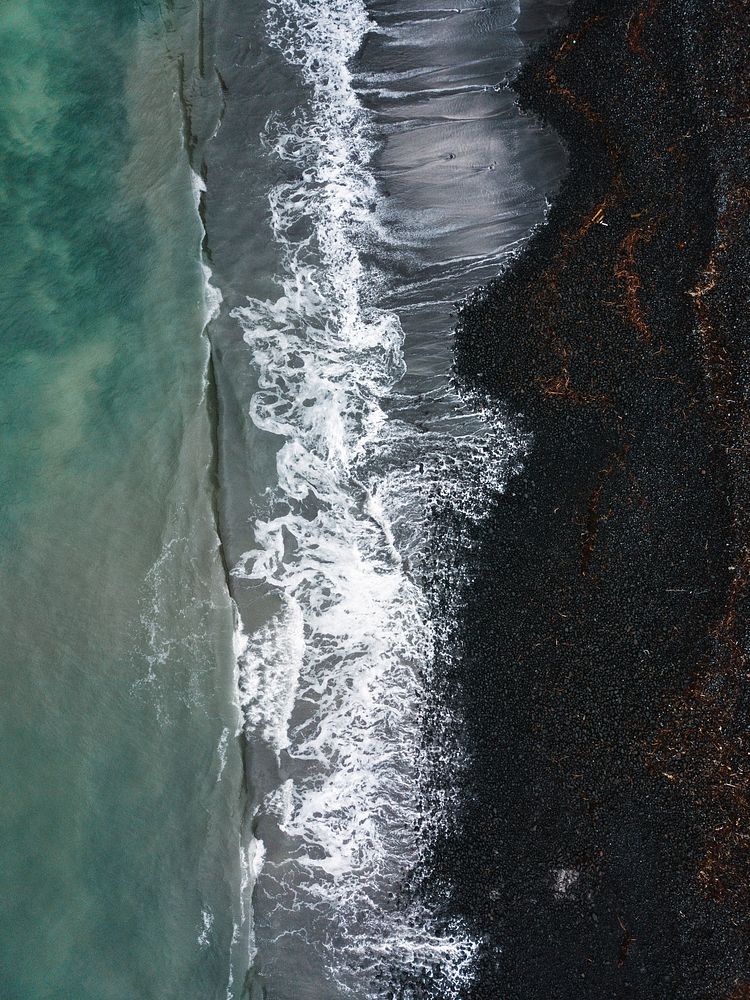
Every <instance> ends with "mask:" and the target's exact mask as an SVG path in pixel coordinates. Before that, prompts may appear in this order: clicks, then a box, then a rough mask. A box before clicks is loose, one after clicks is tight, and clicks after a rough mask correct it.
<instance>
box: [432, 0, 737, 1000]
mask: <svg viewBox="0 0 750 1000" xmlns="http://www.w3.org/2000/svg"><path fill="white" fill-rule="evenodd" d="M749 47H750V5H749V4H748V3H747V2H745V0H712V2H711V3H705V2H703V3H701V2H697V0H645V2H644V0H639V2H637V3H635V2H633V0H607V2H606V3H605V2H602V0H575V2H573V3H572V5H571V10H570V14H569V20H568V23H567V25H566V26H565V27H564V28H561V29H559V30H556V31H555V32H554V33H553V34H552V35H551V36H550V38H549V39H548V41H547V42H546V43H545V44H544V45H543V46H542V47H541V48H540V49H538V50H537V51H536V52H535V53H534V54H533V56H532V57H531V59H530V61H529V62H528V63H527V64H526V65H525V67H524V68H523V70H522V71H521V74H520V76H519V78H518V79H517V80H516V82H515V84H514V86H515V88H516V90H517V92H518V94H519V98H520V104H521V107H522V109H523V110H524V111H526V112H528V113H532V114H537V115H540V116H541V117H542V118H543V119H544V120H545V121H546V122H547V123H548V124H549V125H551V126H552V127H553V128H554V129H555V130H556V131H557V132H558V133H559V135H560V136H561V137H562V138H563V139H564V141H565V143H566V144H567V146H568V149H569V154H570V171H569V174H568V177H567V179H566V181H565V182H564V183H563V185H562V188H561V191H560V193H559V195H558V196H557V197H556V200H555V203H554V205H553V207H552V209H551V211H550V213H549V217H548V220H547V223H546V224H545V225H544V226H543V227H542V228H540V229H539V230H538V231H537V232H536V233H535V234H534V236H533V237H532V239H531V240H530V242H529V243H528V244H527V246H526V248H525V250H524V251H523V252H522V254H521V255H520V256H519V257H518V258H517V259H516V260H515V261H514V262H513V264H512V266H511V267H510V268H509V269H508V270H507V271H506V272H505V273H503V274H502V275H501V276H500V277H499V278H498V279H497V280H496V281H495V282H494V283H493V284H492V285H490V286H489V287H488V288H485V289H483V290H481V291H480V292H478V293H477V294H476V295H475V296H474V297H473V298H472V299H471V300H470V301H469V302H467V303H466V304H465V305H464V306H463V308H462V310H461V314H460V321H459V330H458V337H457V371H458V373H459V375H460V377H461V378H463V379H465V380H467V381H468V382H470V383H473V384H475V385H478V386H480V387H482V388H483V389H485V390H486V391H488V392H489V393H490V394H492V395H493V396H496V397H498V398H499V399H501V400H503V401H504V402H505V403H506V404H507V405H509V406H510V408H511V410H512V412H513V413H516V412H519V413H521V414H522V417H521V421H522V424H523V427H524V429H526V430H528V431H529V432H530V433H531V435H532V446H531V450H530V453H529V455H528V457H527V459H526V461H525V463H524V469H523V471H522V472H521V473H520V474H519V475H518V476H517V477H516V478H515V479H514V480H513V481H512V482H511V484H510V485H509V488H508V490H507V493H506V494H505V495H504V496H503V497H502V498H501V499H500V501H499V503H498V506H497V509H496V511H495V513H494V516H493V518H492V520H491V521H490V522H489V524H488V523H486V522H485V524H484V526H483V527H482V529H481V534H480V535H479V536H478V537H477V539H476V542H477V550H476V554H475V556H474V557H473V558H476V560H477V564H476V565H475V566H474V567H473V570H474V575H475V582H474V583H473V584H472V585H471V588H470V589H469V591H468V592H467V593H466V594H465V614H464V617H463V621H462V624H461V631H462V635H461V641H462V645H463V649H464V655H463V658H462V662H461V665H460V670H459V675H458V676H457V677H456V684H455V691H456V692H457V693H456V694H455V701H456V704H455V708H456V710H457V711H458V712H459V714H460V716H461V718H462V719H463V720H464V722H465V726H466V734H467V735H466V739H467V746H468V749H469V750H470V751H471V755H472V757H471V760H472V763H471V765H470V772H469V785H468V788H467V789H466V793H465V795H464V796H463V805H462V807H461V812H460V815H459V817H458V825H459V829H460V831H461V835H460V837H457V838H455V840H454V841H452V842H451V843H450V844H446V845H443V846H442V847H441V850H440V852H439V856H438V858H437V862H438V869H439V870H440V871H442V874H443V881H444V882H445V883H446V884H447V885H449V887H450V906H451V911H452V912H453V913H454V914H457V915H460V916H462V917H463V918H464V919H466V920H468V921H469V923H470V924H471V925H472V926H473V927H474V928H475V929H476V931H477V932H478V933H479V935H480V937H481V940H482V942H483V944H482V949H481V951H482V957H481V971H480V975H479V977H478V980H477V982H476V984H475V986H474V987H473V989H472V993H471V996H472V997H473V998H476V1000H480V998H481V1000H516V998H517V1000H537V998H539V1000H542V998H543V1000H552V998H554V1000H564V998H571V1000H573V998H575V1000H582V998H592V1000H594V998H595V1000H610V998H615V997H633V998H639V1000H647V998H648V1000H651V998H654V1000H656V998H659V1000H661V998H664V1000H682V998H685V1000H741V998H743V997H745V998H747V997H750V949H749V947H748V946H749V945H750V927H749V926H748V922H749V918H750V782H749V779H750V757H749V753H750V735H749V734H748V702H749V700H750V698H749V695H750V664H749V663H748V661H747V653H746V651H747V648H748V647H747V642H748V615H749V612H750V591H749V588H748V581H749V580H750V475H749V470H750V399H748V396H749V395H750V337H748V318H747V317H748V306H749V305H750V302H749V295H748V290H749V282H748V260H749V259H750V258H749V254H748V251H749V249H750V230H749V224H748V207H749V206H750V156H749V155H748V154H749V153H750V141H749V138H750V124H749V119H748V97H749V95H750V79H749V74H748V68H749V66H750V57H749V56H748V51H749Z"/></svg>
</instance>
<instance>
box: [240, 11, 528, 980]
mask: <svg viewBox="0 0 750 1000" xmlns="http://www.w3.org/2000/svg"><path fill="white" fill-rule="evenodd" d="M269 10H270V13H269V17H268V25H267V27H268V35H269V39H270V42H271V44H272V45H273V46H275V47H277V48H278V49H279V50H280V51H281V52H282V53H283V54H284V57H285V58H286V59H287V61H288V62H289V63H290V64H291V65H293V66H295V67H296V68H297V69H298V72H299V73H300V75H301V77H302V80H303V82H304V83H305V84H306V85H308V86H309V88H310V99H309V102H308V103H307V104H306V105H304V106H301V107H300V108H298V110H297V112H296V113H295V114H294V116H293V117H292V119H291V120H287V121H285V122H282V121H279V120H276V119H274V118H272V119H270V120H269V122H268V125H267V129H266V133H265V135H264V143H265V146H266V149H267V154H268V155H269V156H270V157H275V158H276V159H277V160H278V161H279V162H280V163H281V164H283V165H284V167H285V173H286V174H287V176H288V177H289V179H288V180H284V181H282V182H280V183H278V184H277V185H276V186H275V187H274V188H272V190H271V191H270V192H269V197H268V202H269V209H270V213H271V219H272V229H273V236H274V239H275V240H276V242H277V243H278V245H279V247H280V248H281V250H282V259H283V268H282V271H281V273H280V274H279V275H277V283H278V285H279V295H278V297H277V298H275V299H274V300H265V301H261V300H258V299H252V300H249V301H248V303H247V305H246V306H245V307H243V308H241V309H239V310H237V311H236V313H235V315H236V317H237V319H238V320H239V321H240V323H241V325H242V329H243V331H244V338H245V341H246V343H247V344H248V346H249V349H250V352H251V356H252V365H253V369H254V371H255V372H256V374H257V381H258V390H257V392H256V393H255V394H254V396H253V398H252V401H251V406H250V414H251V418H252V420H253V423H254V424H255V426H256V427H257V428H259V429H260V430H262V431H265V432H267V433H268V434H269V435H273V436H274V437H275V440H276V441H277V444H278V451H277V455H276V471H277V485H276V486H275V488H274V489H272V490H271V491H269V494H268V495H267V497H266V498H265V503H264V505H261V507H262V509H259V510H258V512H257V517H256V520H255V524H254V536H255V545H254V548H253V549H252V550H251V551H248V552H246V553H245V554H244V556H243V558H242V559H241V561H240V563H239V564H238V565H237V566H236V567H235V569H234V571H233V573H234V576H235V577H236V578H240V579H243V580H246V581H255V582H257V583H258V584H261V585H263V588H264V589H265V591H266V592H270V593H272V594H274V595H276V597H277V601H278V607H279V610H278V613H277V614H276V615H275V616H274V617H272V618H271V619H270V620H269V621H268V622H266V623H265V624H264V625H262V626H260V627H259V628H258V629H256V630H255V631H254V632H253V633H252V634H248V633H247V631H246V629H245V628H244V627H243V625H242V623H241V622H240V621H238V627H237V633H236V639H235V652H236V655H237V662H238V675H237V681H238V700H239V708H240V710H241V718H242V724H243V726H244V729H245V732H246V734H247V736H248V738H249V739H250V741H251V744H253V745H254V746H255V747H256V748H257V747H260V746H261V745H263V746H265V747H267V748H269V749H270V750H271V751H272V752H273V754H274V755H275V758H276V760H277V763H278V782H277V785H276V787H275V788H272V789H270V790H269V791H268V794H266V795H265V798H264V799H263V801H262V802H261V803H260V804H259V805H258V807H257V809H256V812H255V816H254V821H255V823H256V826H257V827H258V828H259V829H262V830H263V831H266V832H265V833H262V834H258V837H257V838H254V839H252V840H250V841H249V842H248V843H247V844H246V845H244V846H243V847H242V848H241V849H242V851H243V852H244V856H245V865H244V868H245V872H246V877H245V885H244V892H245V901H244V904H243V905H244V907H245V912H246V914H247V911H248V909H249V896H250V895H251V894H253V893H254V894H255V902H256V904H257V907H256V908H257V909H258V911H259V914H260V916H259V918H258V920H257V921H256V926H255V927H254V928H253V929H252V931H251V932H250V933H249V939H250V949H251V958H254V957H255V955H256V950H257V955H258V961H259V963H260V966H261V969H262V972H263V974H264V976H265V977H266V978H267V979H268V980H269V981H273V979H274V976H275V975H281V974H282V966H283V965H284V964H285V963H286V965H287V966H289V964H290V961H289V955H290V954H297V955H299V954H301V955H303V956H305V955H307V957H308V959H309V961H310V963H311V966H310V968H312V966H313V965H314V964H315V963H316V962H317V963H319V964H320V965H321V968H322V969H323V970H324V975H325V977H326V979H327V981H328V983H329V984H330V989H331V995H332V996H338V995H343V994H347V993H353V994H356V995H357V996H358V997H379V996H383V995H385V994H386V993H387V992H388V991H389V989H391V988H392V983H391V982H390V981H389V976H390V975H391V974H392V973H395V974H396V975H399V974H401V975H404V976H416V978H417V979H420V978H429V979H431V980H432V982H433V983H434V984H435V989H436V991H437V992H436V994H435V995H436V996H440V997H441V998H445V1000H448V998H450V997H451V996H453V995H455V994H456V992H457V991H458V989H459V987H460V986H461V984H463V983H465V982H466V981H467V980H468V979H469V978H470V977H471V975H472V966H473V960H474V955H475V952H476V948H477V942H476V941H474V940H472V938H471V937H470V935H469V934H468V933H467V931H466V930H465V929H464V928H462V927H457V926H452V927H445V926H444V925H440V924H439V923H438V921H437V920H436V919H435V915H434V914H433V913H432V912H431V904H426V903H423V902H419V900H418V897H417V896H414V895H412V894H410V893H409V892H408V890H409V888H410V887H411V886H413V885H414V884H415V883H416V881H417V879H418V873H419V870H420V863H422V862H424V859H425V856H426V852H428V851H429V836H427V838H426V839H425V837H423V836H421V834H424V833H429V831H433V832H434V831H435V830H437V829H440V828H441V827H442V828H444V827H445V826H446V824H447V823H448V822H449V820H450V815H449V813H450V801H449V798H448V797H447V795H446V794H445V791H446V790H445V789H443V791H442V793H441V791H440V790H439V789H438V790H437V791H436V792H433V793H432V794H429V793H428V792H427V789H428V788H429V786H430V783H431V781H432V779H433V777H434V775H435V773H436V772H437V771H440V770H442V771H443V772H445V771H447V770H450V771H451V773H452V777H453V784H458V783H459V782H458V781H457V776H458V773H459V771H460V767H461V761H460V759H459V758H458V757H457V756H456V747H457V746H458V741H457V740H456V739H455V731H454V730H455V724H454V720H451V719H450V718H449V716H448V715H447V710H446V714H445V717H444V718H442V719H440V720H439V722H438V724H437V727H436V728H438V729H439V730H440V731H441V732H442V733H443V737H444V742H443V745H442V747H441V748H440V749H439V750H436V748H435V747H432V748H431V750H430V752H425V748H424V746H423V721H424V713H425V712H426V711H427V708H428V703H427V699H428V696H429V693H430V682H431V672H432V669H433V663H434V659H435V649H436V644H437V645H444V641H445V633H446V631H450V623H449V622H446V621H444V620H441V621H437V620H435V618H434V615H433V613H432V611H431V605H430V600H429V597H428V594H427V592H426V591H424V590H423V589H422V588H421V587H420V585H419V584H418V582H417V581H418V579H419V576H418V574H415V573H414V572H413V569H414V567H415V566H417V564H418V563H419V561H420V554H421V553H422V552H423V551H424V548H425V545H426V542H427V539H428V537H429V534H430V531H434V528H433V526H432V520H433V519H432V517H431V512H432V510H433V507H434V505H435V504H438V505H442V506H443V507H445V506H446V505H450V506H453V507H454V508H455V509H456V510H457V511H459V512H460V513H461V514H463V515H464V516H467V517H469V518H477V517H480V516H481V514H482V511H483V510H486V509H487V506H488V503H489V502H490V501H491V497H492V495H493V493H495V492H496V491H498V490H499V489H501V488H502V483H503V482H504V480H505V478H506V476H507V468H508V463H509V458H510V456H511V455H512V454H513V453H514V448H516V443H513V444H511V443H509V432H508V428H507V427H506V425H505V424H504V423H503V421H502V420H501V419H500V417H499V415H498V414H497V413H494V412H492V411H490V410H489V409H487V408H485V407H484V405H483V404H482V401H481V400H478V399H473V400H471V399H466V398H460V396H459V394H458V393H457V392H456V391H455V390H449V389H443V390H441V392H440V393H438V394H437V395H436V398H435V399H434V400H432V401H431V404H432V407H433V416H432V418H431V421H430V422H429V424H428V425H427V426H425V427H423V428H422V429H421V430H420V431H419V432H417V431H416V430H415V427H414V425H413V424H411V423H409V422H408V421H402V420H399V419H397V418H396V417H393V418H391V419H387V418H386V415H385V412H384V409H383V406H384V402H385V400H386V399H387V398H388V397H389V396H392V395H393V393H394V387H395V386H396V384H397V383H398V381H399V379H400V378H401V376H402V375H403V372H404V363H403V358H402V341H403V333H402V330H401V327H400V324H399V322H398V319H397V317H396V316H395V315H394V314H393V313H389V312H386V311H383V310H379V309H377V308H375V307H373V306H372V305H367V304H366V303H371V302H373V301H374V300H375V299H376V296H375V295H374V294H373V289H372V287H371V282H372V281H373V280H374V279H373V272H372V270H368V269H367V268H366V267H365V265H364V264H363V257H362V252H363V250H366V249H368V247H369V248H373V247H377V246H378V245H380V244H382V242H383V234H382V233H381V232H380V231H379V229H378V222H377V215H376V213H375V212H374V211H373V209H374V206H375V203H376V200H377V197H378V192H377V190H376V185H375V182H374V179H373V176H372V174H371V172H370V168H369V161H370V158H371V155H372V153H373V150H374V146H373V142H372V139H371V135H370V129H371V122H370V120H369V119H368V115H367V113H366V112H365V111H364V110H363V108H362V107H361V105H360V102H359V101H358V99H357V95H356V93H355V91H354V88H353V85H352V80H351V77H350V73H349V70H348V68H347V65H348V62H349V60H350V59H351V58H352V57H353V56H354V55H355V53H356V51H357V49H358V48H359V45H360V43H361V40H362V38H363V36H364V34H365V32H366V31H367V30H368V27H369V22H368V20H367V17H366V12H365V9H364V7H363V5H362V3H361V2H359V0H277V2H272V3H271V4H270V8H269ZM405 405H406V406H408V405H409V401H408V400H406V401H405ZM459 406H460V409H457V407H459ZM407 560H408V561H407ZM429 709H430V711H431V712H433V713H434V711H435V710H436V709H435V705H434V704H430V706H429ZM431 721H432V722H433V723H434V721H435V720H434V719H432V720H431ZM452 734H453V738H451V735H452ZM251 752H252V751H251ZM436 754H437V756H438V757H441V756H442V760H436ZM425 803H427V804H428V805H429V809H430V815H429V816H427V817H422V816H421V815H420V813H421V810H422V808H423V807H424V806H425ZM269 830H270V831H271V833H270V835H269V833H268V831H269ZM261 836H265V837H266V839H267V841H268V842H267V843H265V844H263V843H261V842H260V837H261ZM380 977H384V978H383V979H381V978H380ZM282 993H283V989H282ZM282 993H279V994H274V995H282ZM283 995H285V996H286V995H287V994H283ZM289 995H290V996H291V994H289ZM404 995H405V996H408V995H410V994H409V993H408V992H407V993H405V994H404Z"/></svg>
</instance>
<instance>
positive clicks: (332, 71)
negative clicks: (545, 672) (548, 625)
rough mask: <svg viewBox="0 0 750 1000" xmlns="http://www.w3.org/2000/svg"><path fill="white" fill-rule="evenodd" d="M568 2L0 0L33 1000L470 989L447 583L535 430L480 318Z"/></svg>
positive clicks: (13, 918)
mask: <svg viewBox="0 0 750 1000" xmlns="http://www.w3.org/2000/svg"><path fill="white" fill-rule="evenodd" d="M562 6H563V5H562V4H561V3H549V2H548V3H542V2H541V0H539V2H536V3H532V2H528V3H527V4H525V5H524V6H523V9H521V8H519V5H518V3H517V2H516V0H488V2H485V3H482V4H479V3H475V4H471V5H469V6H467V7H463V8H461V9H458V8H449V7H446V6H445V5H443V4H441V3H438V2H435V0H421V2H420V3H419V4H418V5H414V4H411V3H407V2H406V0H368V2H366V0H325V2H324V0H241V2H240V3H237V2H236V0H233V2H232V3H229V2H228V0H185V2H182V3H174V2H164V3H156V2H150V3H149V2H143V3H136V2H133V0H114V2H111V3H109V4H107V5H106V7H105V9H102V7H101V5H97V4H94V3H93V2H92V0H74V2H73V3H72V4H69V5H67V6H66V9H65V11H64V12H61V11H60V10H58V9H57V8H56V7H54V6H53V5H52V4H51V3H49V0H44V2H43V0H31V2H29V0H26V2H24V3H21V2H17V0H7V2H6V4H5V5H4V7H3V9H2V11H0V37H1V38H2V42H3V51H4V52H7V53H9V55H8V56H7V57H6V58H5V59H4V60H3V67H2V81H3V93H4V96H5V98H6V99H5V100H4V101H3V102H2V105H0V116H2V124H3V126H4V127H3V129H2V138H1V139H0V144H1V146H2V156H1V157H0V162H1V163H2V174H0V197H2V199H3V207H4V221H5V226H4V228H3V232H2V236H0V239H1V240H2V245H3V264H4V266H3V269H2V272H0V274H1V276H0V288H2V295H3V302H2V306H3V308H2V316H3V325H4V330H3V336H2V338H1V339H0V350H1V351H2V352H3V354H2V356H3V376H4V377H3V392H2V394H1V395H0V406H2V409H3V422H2V427H3V431H4V439H3V450H2V453H1V457H0V477H1V481H2V491H3V492H2V498H3V505H2V523H1V524H0V576H1V579H2V584H3V595H4V601H3V603H2V606H0V635H2V637H3V642H2V650H3V656H4V670H3V672H2V676H3V701H2V710H0V716H1V717H2V734H1V738H2V743H3V768H2V778H0V781H2V790H1V796H2V797H1V799H0V801H1V802H2V809H3V831H4V834H3V838H2V841H1V842H0V853H1V854H2V870H3V873H4V876H5V878H4V883H5V890H6V891H5V892H4V893H3V901H2V904H0V905H1V906H2V917H1V919H2V926H3V934H2V937H1V938H0V995H1V996H2V997H3V998H5V997H8V998H9V1000H10V998H12V1000H16V998H18V1000H37V998H44V997H50V998H51V997H59V996H70V997H75V998H77V1000H78V998H80V1000H85V998H89V997H90V998H92V1000H93V998H97V1000H104V998H106V1000H110V998H112V1000H120V998H122V1000H125V998H128V1000H132V998H139V1000H141V998H143V1000H145V998H152V997H153V998H155V1000H163V998H169V997H175V998H176V997H180V998H181V1000H187V998H192V997H195V998H196V1000H197V998H213V997H222V998H224V997H226V998H228V1000H232V998H235V1000H240V998H241V997H246V996H250V997H253V998H260V997H266V998H269V1000H271V998H274V1000H305V998H311V1000H312V998H315V1000H338V998H339V997H352V996H353V997H356V998H357V1000H370V998H380V997H383V998H384V997H395V996H398V997H403V998H406V997H418V996H419V997H440V998H441V1000H448V998H451V997H459V996H465V995H469V994H470V991H471V982H472V969H473V960H474V955H475V953H476V950H477V948H478V946H479V942H478V940H477V939H476V936H475V935H474V934H473V931H472V928H471V927H468V926H462V925H457V924H455V923H450V922H448V921H446V920H445V918H444V916H443V912H442V901H443V899H444V897H445V891H446V887H445V886H441V885H440V884H439V883H438V882H437V880H436V879H434V878H433V877H432V872H431V868H430V856H431V850H432V848H433V847H434V845H435V844H436V843H437V842H438V841H439V839H440V838H441V837H449V836H451V835H452V828H451V815H452V802H455V797H456V796H457V795H460V789H461V766H462V758H463V757H464V756H465V754H466V753H467V748H466V746H465V744H464V743H463V742H462V740H461V732H460V723H459V720H458V719H456V718H454V717H453V715H452V714H451V708H450V704H451V699H450V697H449V696H447V695H449V687H450V684H451V683H453V682H454V677H455V670H454V665H455V663H456V661H457V658H459V657H460V650H459V649H457V648H456V644H455V637H454V636H453V634H452V631H451V622H452V616H453V614H454V612H455V607H454V605H453V602H454V601H455V593H456V592H457V589H458V588H457V587H456V583H457V582H458V581H459V580H461V579H462V576H461V574H462V572H463V570H462V558H461V557H462V551H463V548H462V546H464V545H465V544H466V542H465V532H464V530H463V528H464V527H465V526H466V525H467V524H468V523H469V522H472V521H476V520H481V518H482V517H483V516H484V515H485V514H486V513H487V511H488V510H490V509H491V506H492V503H493V498H494V497H495V496H497V495H498V494H499V493H500V492H501V491H502V490H503V489H504V488H505V485H506V483H507V482H508V479H509V477H511V476H512V475H513V473H514V470H515V469H517V468H518V467H519V465H520V464H521V463H522V462H523V457H524V454H525V451H526V449H527V448H529V447H531V446H532V442H530V441H528V440H527V439H526V438H524V436H523V435H521V434H520V433H519V431H518V430H517V424H516V421H515V415H514V414H512V413H508V412H504V411H503V410H502V409H500V408H498V407H497V406H496V405H490V404H489V402H488V401H487V400H485V399H482V398H479V397H477V396H476V395H472V394H470V393H468V392H467V391H466V390H465V389H464V388H463V387H462V386H461V385H460V384H458V383H457V382H456V381H455V379H454V378H453V376H452V372H451V364H452V355H451V340H452V325H453V318H452V309H453V304H454V303H455V302H456V301H457V300H459V299H461V298H462V297H464V296H465V295H466V294H468V293H469V292H470V291H471V289H472V288H473V287H474V286H476V284H478V283H480V282H482V281H485V280H487V278H489V277H490V276H492V275H493V274H494V273H496V272H497V270H498V268H499V267H501V266H502V264H503V263H504V262H505V261H506V260H508V259H509V257H510V255H512V254H513V253H514V252H515V251H516V250H517V249H518V247H519V246H520V245H521V244H522V242H523V240H524V239H525V238H526V237H527V236H528V234H529V232H530V231H531V229H532V227H533V226H534V225H536V224H538V223H540V222H541V221H542V219H543V216H544V211H545V198H546V197H547V196H548V195H550V194H551V193H552V192H553V190H554V188H555V185H556V183H557V180H558V179H559V176H560V173H561V171H562V169H563V157H562V153H561V150H560V148H559V146H558V144H557V142H556V140H555V139H554V138H553V137H552V136H550V135H549V134H548V133H546V132H544V131H542V130H541V129H540V128H539V127H538V126H537V125H535V123H534V122H532V121H529V120H528V119H524V118H522V117H521V116H519V115H518V113H517V111H516V109H515V106H514V101H513V96H512V94H511V93H510V92H509V91H508V90H507V89H506V88H505V87H504V85H503V81H504V80H505V79H506V78H507V76H508V75H509V74H512V73H513V72H514V70H515V69H516V67H517V66H518V65H519V62H520V60H521V59H522V57H523V51H524V44H525V41H532V40H533V39H534V38H535V37H538V35H539V33H540V32H541V31H543V30H544V27H545V25H546V24H547V23H549V22H550V21H551V19H552V18H553V17H554V16H556V15H557V14H558V13H559V12H560V10H561V8H562Z"/></svg>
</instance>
